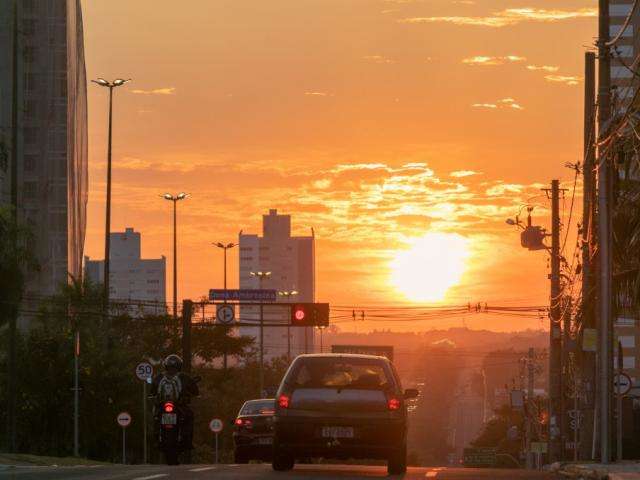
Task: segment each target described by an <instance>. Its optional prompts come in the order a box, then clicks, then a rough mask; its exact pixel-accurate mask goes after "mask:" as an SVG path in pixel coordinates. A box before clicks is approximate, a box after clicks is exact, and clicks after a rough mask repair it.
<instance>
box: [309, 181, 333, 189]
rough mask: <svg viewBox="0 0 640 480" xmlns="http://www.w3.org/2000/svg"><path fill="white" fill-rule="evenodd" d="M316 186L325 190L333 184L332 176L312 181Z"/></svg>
mask: <svg viewBox="0 0 640 480" xmlns="http://www.w3.org/2000/svg"><path fill="white" fill-rule="evenodd" d="M312 185H313V187H314V188H318V189H320V190H324V189H327V188H329V187H330V186H331V179H330V178H323V179H321V180H316V181H314V182H313V183H312Z"/></svg>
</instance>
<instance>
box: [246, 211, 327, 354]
mask: <svg viewBox="0 0 640 480" xmlns="http://www.w3.org/2000/svg"><path fill="white" fill-rule="evenodd" d="M311 233H312V234H311V235H310V236H301V237H298V236H291V216H290V215H279V214H278V211H277V210H269V214H268V215H263V216H262V236H258V235H252V234H240V238H239V242H238V243H239V247H240V248H239V254H240V288H243V289H244V288H247V289H257V288H261V287H262V288H265V289H273V290H276V291H278V292H294V291H295V292H297V293H296V294H295V295H290V296H284V295H282V296H280V295H279V296H278V299H279V301H282V302H314V301H315V239H314V236H313V230H312V231H311ZM251 272H271V275H269V276H268V277H265V278H264V280H263V281H262V285H260V279H259V278H258V277H257V276H255V275H252V274H251ZM283 311H284V309H280V312H283ZM277 316H279V317H280V320H281V321H286V319H287V318H288V317H287V315H286V313H285V314H280V315H278V314H275V315H274V314H272V315H271V318H275V317H277ZM240 319H241V321H242V322H255V323H259V317H258V309H257V308H255V307H243V308H242V309H241V311H240ZM270 323H271V322H270ZM240 333H241V334H242V335H249V336H252V337H255V338H256V339H259V333H260V332H259V328H257V327H242V328H241V332H240ZM314 333H315V332H314V329H313V328H312V327H291V328H287V327H265V328H264V349H265V352H264V355H265V359H267V360H270V359H273V358H275V357H279V356H284V355H287V354H288V353H290V354H291V356H292V357H294V356H296V355H299V354H301V353H305V352H309V353H312V352H313V351H314V348H315V341H314V339H315V335H314ZM287 334H288V335H289V338H287ZM256 346H259V343H256ZM289 349H290V352H289Z"/></svg>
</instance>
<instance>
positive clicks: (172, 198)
mask: <svg viewBox="0 0 640 480" xmlns="http://www.w3.org/2000/svg"><path fill="white" fill-rule="evenodd" d="M160 196H161V197H162V198H164V199H165V200H169V201H171V202H173V318H176V319H177V318H178V248H177V244H178V238H177V233H176V230H177V222H176V204H177V203H178V202H179V201H180V200H185V199H186V198H187V197H189V194H188V193H184V192H180V193H179V194H177V195H171V194H170V193H165V194H164V195H160Z"/></svg>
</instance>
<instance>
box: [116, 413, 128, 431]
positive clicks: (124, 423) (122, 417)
mask: <svg viewBox="0 0 640 480" xmlns="http://www.w3.org/2000/svg"><path fill="white" fill-rule="evenodd" d="M116 420H117V421H118V425H120V426H121V427H122V428H126V427H128V426H129V424H130V423H131V415H129V413H127V412H120V413H119V414H118V416H117V417H116Z"/></svg>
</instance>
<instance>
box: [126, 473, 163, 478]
mask: <svg viewBox="0 0 640 480" xmlns="http://www.w3.org/2000/svg"><path fill="white" fill-rule="evenodd" d="M168 476H169V474H168V473H158V474H156V475H149V476H148V477H136V478H134V479H133V480H151V479H152V478H161V477H168Z"/></svg>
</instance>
